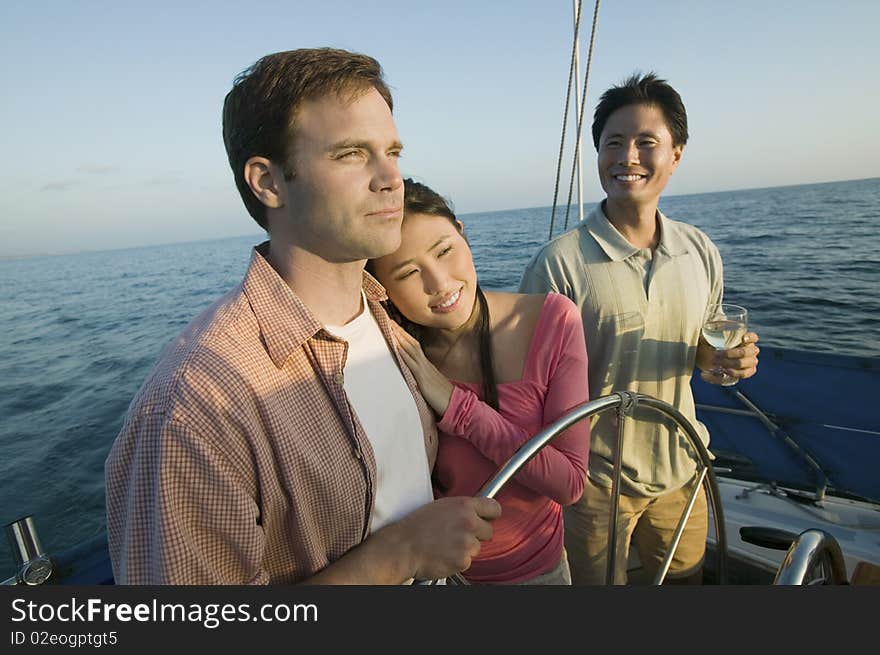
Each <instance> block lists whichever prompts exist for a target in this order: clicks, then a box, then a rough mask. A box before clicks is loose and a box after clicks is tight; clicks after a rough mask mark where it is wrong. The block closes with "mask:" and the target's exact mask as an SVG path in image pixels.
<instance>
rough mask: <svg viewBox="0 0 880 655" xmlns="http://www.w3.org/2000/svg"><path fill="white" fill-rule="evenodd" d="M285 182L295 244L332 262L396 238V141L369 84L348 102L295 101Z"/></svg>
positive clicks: (392, 245) (383, 248)
mask: <svg viewBox="0 0 880 655" xmlns="http://www.w3.org/2000/svg"><path fill="white" fill-rule="evenodd" d="M295 124H296V136H295V138H294V146H293V152H292V153H291V163H292V168H293V171H294V175H293V178H292V179H290V180H288V181H287V182H286V186H287V204H286V216H287V219H288V220H290V221H291V223H292V229H291V230H290V233H291V234H292V238H293V239H294V241H295V242H296V243H297V245H299V246H301V247H302V248H304V249H306V250H308V251H309V252H312V253H315V254H316V255H319V256H320V257H322V258H324V259H325V260H327V261H330V262H334V263H344V262H353V261H358V260H363V259H369V258H372V257H381V256H382V255H387V254H388V253H390V252H393V251H394V250H396V249H397V247H398V246H399V245H400V224H401V221H402V220H403V180H402V179H401V177H400V171H399V170H398V167H397V160H398V157H399V156H400V151H401V149H402V146H401V144H400V139H399V138H398V136H397V128H396V127H395V125H394V120H393V119H392V117H391V110H390V109H389V108H388V104H387V103H386V102H385V100H384V99H383V98H382V96H381V95H379V92H378V91H376V89H374V88H371V89H370V90H369V91H367V92H365V93H363V94H361V95H359V96H358V97H357V98H356V99H355V100H353V101H345V100H341V99H340V98H338V97H337V96H336V94H330V95H327V96H324V97H323V98H320V99H318V100H310V101H307V102H305V103H303V105H302V106H301V107H300V108H299V110H298V112H297V115H296V118H295Z"/></svg>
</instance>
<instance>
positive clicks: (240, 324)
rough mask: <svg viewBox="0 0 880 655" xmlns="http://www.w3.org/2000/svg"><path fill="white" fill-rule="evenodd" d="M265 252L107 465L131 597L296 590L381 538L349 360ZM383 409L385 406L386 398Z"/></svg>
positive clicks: (189, 344)
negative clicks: (166, 588) (242, 587)
mask: <svg viewBox="0 0 880 655" xmlns="http://www.w3.org/2000/svg"><path fill="white" fill-rule="evenodd" d="M265 245H266V244H263V245H261V246H258V247H257V248H255V252H254V254H253V256H252V259H251V263H250V267H249V268H248V271H247V274H246V275H245V278H244V281H243V282H242V283H241V285H240V286H238V287H236V288H235V289H233V290H232V291H231V292H230V293H229V294H227V295H226V296H225V297H223V298H222V299H220V300H219V301H218V302H216V303H215V304H214V305H213V306H211V307H210V308H209V309H208V310H206V311H205V312H204V313H203V314H201V316H199V317H198V318H196V319H195V320H194V321H193V322H192V323H190V325H189V326H187V328H186V329H185V330H184V331H183V333H182V334H181V335H180V336H179V337H178V338H177V339H175V340H174V341H173V342H172V343H171V344H169V345H168V346H167V347H166V349H165V351H164V352H163V353H162V355H161V357H160V359H159V361H158V363H157V364H156V366H155V367H154V369H153V371H152V372H151V373H150V375H149V376H148V377H147V379H146V381H145V382H144V385H143V387H141V389H140V391H139V392H138V394H137V395H136V396H135V398H134V400H133V401H132V403H131V406H130V407H129V411H128V416H127V417H126V420H125V424H124V425H123V427H122V431H121V432H120V433H119V435H118V436H117V438H116V441H115V443H114V444H113V448H112V450H111V451H110V455H109V456H108V458H107V462H106V485H107V524H108V537H109V543H110V557H111V561H112V564H113V573H114V575H115V577H116V581H117V583H120V584H247V583H290V582H297V581H299V580H302V579H304V578H308V577H309V576H311V575H313V574H315V573H317V572H318V571H320V570H321V569H323V568H324V567H325V566H327V565H328V564H329V563H331V562H333V561H334V560H336V559H337V558H339V557H341V556H342V555H343V554H345V553H346V552H347V551H348V550H350V549H351V548H352V547H354V546H356V545H358V544H359V543H361V542H362V541H363V540H364V539H365V538H366V537H367V535H368V534H369V529H370V515H371V512H372V507H373V499H374V497H375V491H376V490H375V481H376V462H375V459H374V457H373V449H372V447H371V446H370V441H369V439H368V437H367V435H366V434H365V433H364V430H363V428H362V426H361V425H360V422H359V421H358V419H357V416H356V415H355V413H354V411H353V410H352V408H351V406H350V405H349V403H348V400H347V398H346V395H345V391H344V388H343V385H342V383H343V369H344V365H345V359H346V354H347V348H348V345H347V343H346V342H345V341H342V340H340V339H337V338H336V337H334V336H332V335H331V334H330V333H328V332H327V331H325V330H324V328H323V326H322V325H321V323H319V322H318V321H317V319H315V317H314V316H312V314H311V313H310V312H309V310H308V309H307V308H306V306H305V305H304V304H303V303H302V301H301V300H300V299H299V297H297V295H296V294H294V293H293V291H291V289H290V287H288V286H287V284H286V283H285V282H284V281H283V280H282V279H281V278H280V277H279V276H278V274H277V273H276V272H275V271H274V269H272V267H271V266H270V265H269V264H268V262H267V261H266V260H265V259H264V257H263V255H262V254H261V253H262V252H263V248H264V247H265ZM363 288H364V292H365V294H366V296H367V302H368V305H369V309H370V310H371V311H372V312H373V314H374V316H375V317H376V320H377V321H378V324H379V327H380V329H381V330H382V333H383V334H384V335H385V339H386V340H387V341H388V343H389V344H390V349H391V352H392V353H393V354H394V357H395V359H396V361H397V364H398V366H399V367H400V370H401V372H402V374H403V376H404V378H405V380H406V382H407V385H408V386H409V389H410V391H411V392H412V395H413V399H414V402H415V403H416V406H417V407H418V410H419V414H420V416H421V419H422V428H423V433H424V435H423V436H424V441H425V451H426V457H427V459H428V464H429V467H430V468H433V464H434V459H435V457H436V452H437V433H436V426H435V424H434V418H433V415H432V413H431V410H430V408H429V407H428V406H427V404H426V403H425V401H424V399H423V398H422V396H421V395H420V394H419V392H418V387H417V385H416V382H415V380H414V379H413V377H412V374H411V373H410V372H409V370H408V369H407V368H406V366H405V365H404V364H403V362H402V360H401V359H400V355H399V353H398V351H397V348H396V346H395V345H394V342H393V339H392V337H391V331H390V324H389V319H388V317H387V315H386V314H385V311H384V310H383V309H382V307H381V306H380V305H379V300H382V299H384V298H385V292H384V289H383V288H382V287H381V285H379V283H378V282H376V281H375V280H374V279H373V278H372V277H370V276H369V275H368V274H366V273H364V284H363ZM377 391H378V395H377V400H379V398H380V397H381V390H377Z"/></svg>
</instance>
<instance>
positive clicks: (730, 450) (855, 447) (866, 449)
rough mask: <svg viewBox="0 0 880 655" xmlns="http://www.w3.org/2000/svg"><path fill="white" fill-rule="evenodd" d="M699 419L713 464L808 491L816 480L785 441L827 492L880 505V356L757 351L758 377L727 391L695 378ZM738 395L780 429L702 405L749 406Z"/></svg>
mask: <svg viewBox="0 0 880 655" xmlns="http://www.w3.org/2000/svg"><path fill="white" fill-rule="evenodd" d="M692 386H693V390H694V398H695V400H696V402H697V404H698V408H697V418H698V419H699V420H700V421H701V422H703V423H704V424H705V425H706V427H707V428H708V429H709V434H710V444H709V449H710V450H711V451H712V453H713V454H715V455H716V456H717V457H718V461H717V462H716V465H718V466H725V467H729V468H732V469H733V472H732V473H731V475H732V476H733V477H740V478H744V479H753V480H763V481H768V482H769V481H773V482H776V483H778V484H780V485H785V486H792V487H798V488H803V489H806V490H811V491H812V490H814V489H815V488H816V486H817V481H818V476H817V475H816V473H815V471H814V469H813V468H811V467H810V465H809V464H808V462H807V461H806V460H805V458H804V457H803V455H801V454H798V452H797V449H796V448H792V447H791V446H789V445H786V443H785V440H784V438H783V437H784V435H787V436H789V437H790V438H791V439H792V440H793V441H794V442H795V443H797V444H798V445H799V446H800V447H801V448H802V449H803V450H804V451H806V452H807V453H808V454H809V455H810V456H812V457H813V459H814V460H815V461H816V462H817V463H818V464H819V466H820V467H821V468H822V470H823V471H824V473H825V475H826V476H827V478H828V485H829V486H828V492H829V493H839V494H841V495H851V496H855V497H860V498H865V499H871V500H874V501H877V502H880V475H878V470H877V469H878V463H880V411H878V409H880V408H878V405H880V359H877V358H866V357H855V356H850V355H833V354H826V353H814V352H805V351H797V350H787V349H782V348H771V347H764V346H762V348H761V354H760V363H759V366H758V373H757V374H756V375H755V376H753V377H752V378H749V379H748V380H743V381H741V382H740V383H739V384H737V385H735V386H733V387H719V386H716V385H711V384H707V383H705V382H703V381H702V380H701V379H700V376H699V371H695V373H694V378H693V383H692ZM735 391H740V392H742V393H743V395H744V396H746V397H747V398H748V399H749V400H750V401H751V402H752V403H754V404H755V405H756V406H757V407H758V408H759V409H760V410H761V411H762V412H764V413H765V414H766V415H767V416H768V418H770V419H771V421H772V422H773V423H774V424H775V425H777V426H778V427H779V428H780V431H778V432H775V433H774V431H773V430H771V429H769V428H768V427H766V426H765V425H764V423H762V422H761V421H760V419H758V418H754V417H751V416H743V415H737V414H728V413H723V412H719V411H717V410H713V409H708V408H701V407H699V406H700V405H706V406H710V407H720V408H728V409H736V410H748V407H747V406H746V405H745V404H744V403H743V402H742V401H741V400H740V399H739V398H737V397H736V395H735V393H734V392H735Z"/></svg>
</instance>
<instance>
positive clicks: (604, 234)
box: [584, 203, 688, 262]
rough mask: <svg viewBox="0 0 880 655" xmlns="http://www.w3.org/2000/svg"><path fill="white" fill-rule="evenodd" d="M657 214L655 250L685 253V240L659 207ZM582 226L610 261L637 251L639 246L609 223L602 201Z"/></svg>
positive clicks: (625, 257)
mask: <svg viewBox="0 0 880 655" xmlns="http://www.w3.org/2000/svg"><path fill="white" fill-rule="evenodd" d="M657 216H658V217H659V220H660V243H659V244H658V245H657V250H659V251H661V252H664V253H666V254H668V255H670V256H671V257H675V256H677V255H683V254H685V253H687V251H688V250H687V242H686V241H685V240H684V238H683V237H682V235H681V234H680V233H679V231H678V229H677V228H676V226H675V224H674V223H673V222H672V221H670V220H669V219H668V218H666V216H664V215H663V212H661V211H660V210H659V209H658V210H657ZM584 228H585V229H586V230H587V231H588V232H589V233H590V236H592V237H593V239H595V241H596V243H598V244H599V247H600V248H602V250H603V251H604V252H605V254H606V255H608V258H609V259H611V261H615V262H621V261H623V260H625V259H627V258H628V257H632V256H633V255H634V254H636V253H637V252H639V248H636V247H635V246H634V245H633V244H631V243H630V242H629V241H627V240H626V237H624V236H623V235H622V234H621V233H620V232H618V231H617V228H616V227H614V225H612V224H611V221H609V220H608V218H607V217H606V216H605V212H604V211H602V203H599V204H598V205H596V207H595V208H594V209H593V211H592V212H590V214H589V216H587V220H586V221H585V225H584Z"/></svg>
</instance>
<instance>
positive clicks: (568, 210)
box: [563, 0, 601, 230]
mask: <svg viewBox="0 0 880 655" xmlns="http://www.w3.org/2000/svg"><path fill="white" fill-rule="evenodd" d="M600 1H601V0H596V6H595V7H594V8H593V31H592V32H591V33H590V51H589V53H588V54H587V69H586V72H585V73H584V90H583V93H582V94H581V111H580V115H579V116H578V122H577V137H576V138H575V140H574V158H573V159H572V161H571V180H570V181H569V183H568V204H567V205H566V207H565V226H564V228H563V229H565V230H567V229H568V215H569V213H571V193H572V191H573V189H574V173H575V166H576V164H577V160H578V155H579V154H580V151H581V132H582V131H583V127H584V107H586V106H587V82H589V81H590V64H592V63H593V44H594V43H595V42H596V23H597V22H598V20H599V3H600Z"/></svg>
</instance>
